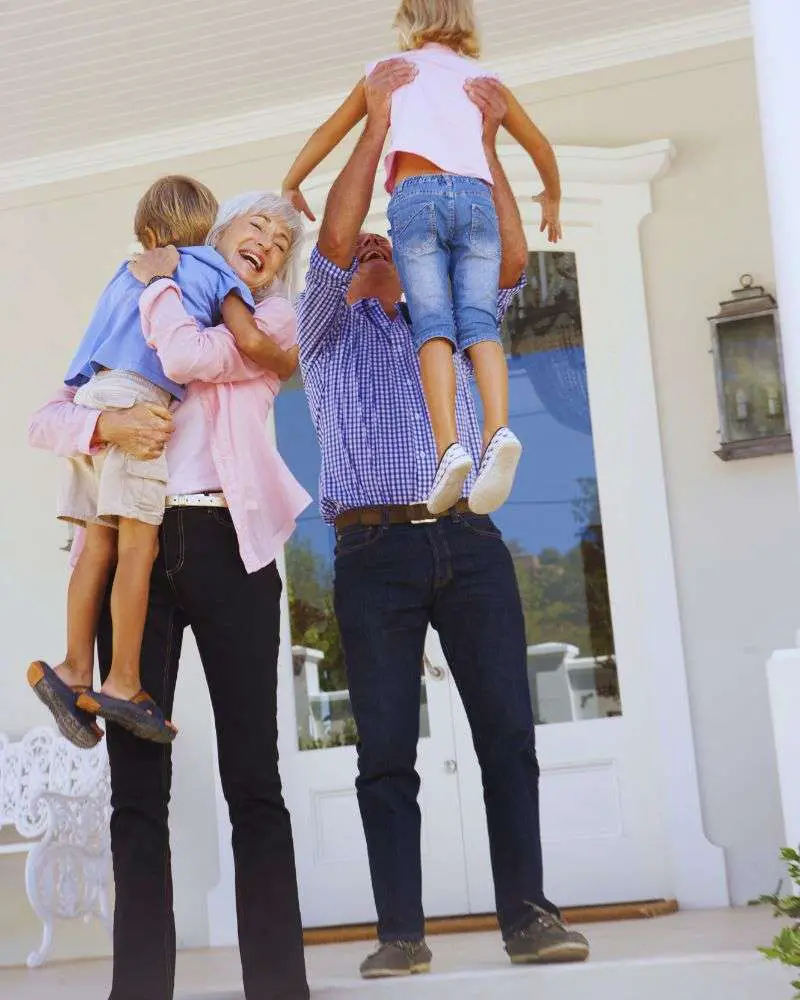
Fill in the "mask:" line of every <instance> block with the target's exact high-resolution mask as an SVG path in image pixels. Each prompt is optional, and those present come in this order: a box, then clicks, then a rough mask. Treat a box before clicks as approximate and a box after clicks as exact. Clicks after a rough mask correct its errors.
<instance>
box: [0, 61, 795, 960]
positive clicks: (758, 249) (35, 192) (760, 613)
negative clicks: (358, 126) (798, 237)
mask: <svg viewBox="0 0 800 1000" xmlns="http://www.w3.org/2000/svg"><path fill="white" fill-rule="evenodd" d="M520 94H521V96H522V97H523V99H524V100H525V102H526V104H527V105H528V106H529V108H530V109H531V111H532V112H533V114H534V116H535V117H536V119H537V120H538V122H539V123H540V125H541V126H542V127H543V129H544V130H545V132H546V133H547V134H548V135H549V136H550V137H551V139H552V140H553V141H554V142H557V143H559V144H561V145H575V146H592V145H601V146H625V145H632V144H636V143H640V142H644V141H647V140H650V139H653V138H659V137H664V136H666V137H669V138H670V139H672V140H673V141H674V143H675V144H676V146H677V148H678V154H679V155H678V159H677V162H676V164H675V165H674V166H673V168H672V170H671V171H670V173H669V174H668V176H667V177H665V178H664V179H663V180H660V181H657V182H656V183H655V185H654V212H653V214H652V215H651V216H650V217H649V218H647V219H646V220H645V222H644V228H643V245H644V248H645V261H644V263H645V275H646V284H647V296H648V310H649V315H650V327H651V332H652V341H653V343H652V350H653V356H654V361H655V375H656V384H657V392H658V401H659V413H660V420H661V430H662V440H663V449H664V456H665V463H666V470H667V486H668V493H669V505H670V518H671V522H672V533H673V538H674V545H675V558H676V565H677V574H678V590H679V598H680V606H681V608H680V609H681V616H682V623H683V632H684V637H683V638H684V648H685V651H686V658H687V669H688V675H689V677H688V679H689V688H690V695H691V707H692V716H693V721H694V727H695V740H696V745H697V748H698V766H699V771H700V779H701V788H702V800H703V809H704V818H705V825H706V830H707V833H708V835H709V837H710V839H711V840H712V841H714V842H715V843H717V844H719V845H721V846H724V847H725V848H726V849H727V853H728V862H729V872H730V876H731V884H732V886H733V891H734V895H735V898H736V899H737V900H738V901H743V900H745V899H747V898H749V897H750V896H752V895H754V894H755V893H756V892H760V891H762V890H765V889H769V888H771V887H772V885H774V881H775V875H776V872H777V866H776V864H775V862H774V856H775V852H776V848H777V845H778V843H779V842H780V840H781V818H780V808H779V799H778V788H777V778H776V773H775V764H774V756H773V750H772V738H771V730H770V720H769V712H768V703H767V692H766V681H765V676H764V670H763V664H764V661H765V660H766V658H767V657H768V655H769V654H770V652H771V651H772V650H773V649H775V648H778V647H781V646H787V645H790V644H791V642H792V639H793V636H794V632H795V628H796V626H797V625H798V624H800V623H798V621H797V611H796V600H795V595H796V584H795V572H796V570H795V567H796V566H797V564H798V557H800V533H799V532H798V528H797V517H796V500H795V496H794V491H795V487H794V480H793V475H792V468H791V459H790V457H788V456H783V457H776V458H767V459H758V460H753V461H748V462H740V463H730V464H727V465H726V464H723V463H722V462H720V461H719V460H718V459H717V458H716V457H715V456H714V455H713V451H714V448H715V446H716V437H715V430H716V427H717V418H716V410H715V395H714V382H713V373H712V369H711V363H710V359H709V357H708V354H707V349H708V346H709V341H708V331H707V326H706V323H705V320H704V317H705V316H707V315H710V314H711V313H712V312H714V311H715V308H716V304H717V302H718V300H719V299H720V298H722V297H724V296H725V295H726V294H727V292H728V291H729V290H730V288H731V287H733V285H734V283H735V281H736V279H737V277H738V275H739V274H741V273H742V272H743V271H750V272H752V273H753V274H754V275H755V277H756V278H757V279H758V280H759V281H761V282H763V283H764V284H766V285H768V286H769V285H771V284H772V262H771V259H770V249H769V233H768V227H767V221H766V197H765V193H764V187H763V177H762V172H761V156H760V147H759V135H758V124H757V110H756V97H755V90H754V83H753V67H752V60H751V53H750V48H749V45H748V44H747V43H733V44H729V45H724V46H719V47H716V48H714V49H708V50H703V51H697V52H693V53H687V54H683V55H680V56H674V57H669V58H665V59H659V60H654V61H651V62H646V63H644V62H643V63H638V64H632V65H628V66H625V67H620V68H617V69H613V70H605V71H601V72H596V73H591V74H585V75H581V76H575V77H571V78H568V79H565V80H560V81H551V82H548V83H544V84H539V85H537V86H535V87H531V88H528V89H525V90H523V91H520ZM302 138H303V137H302V136H292V137H284V138H281V139H278V140H269V141H267V142H262V143H251V144H248V145H244V146H239V147H236V148H232V149H225V150H220V151H217V152H210V153H206V154H203V155H196V156H192V157H188V158H185V159H179V160H171V161H170V162H169V163H168V164H156V165H154V166H150V167H137V168H135V169H130V170H126V171H117V172H115V173H112V174H103V175H99V176H95V177H91V178H84V179H80V180H75V181H70V182H65V183H61V184H58V185H51V186H48V187H42V188H35V189H28V190H26V191H21V192H17V193H14V194H9V195H6V196H3V197H0V226H2V232H3V245H2V249H0V265H1V266H0V301H2V303H3V309H4V317H3V318H4V322H3V329H4V358H5V376H4V390H5V391H4V392H3V393H2V394H1V395H0V427H1V428H2V431H0V435H2V437H1V438H0V440H2V445H3V453H4V458H5V469H6V475H5V477H4V484H5V485H6V489H5V491H4V492H5V511H4V515H5V516H4V517H3V519H2V523H0V565H1V566H2V575H0V608H2V613H1V614H0V624H2V632H3V639H4V656H3V666H4V671H5V673H4V677H5V681H4V685H3V700H2V703H0V731H7V732H9V733H10V734H18V733H20V732H21V731H23V730H24V729H26V728H28V727H30V726H31V725H33V724H35V723H38V722H41V721H42V719H43V716H42V711H41V708H40V706H38V704H37V703H36V701H35V699H33V698H31V696H30V694H29V692H28V690H27V687H26V685H25V684H24V677H23V673H24V668H25V666H26V664H27V662H28V660H29V659H30V658H31V657H33V656H46V657H52V658H54V657H57V656H58V655H60V653H61V650H62V646H63V630H64V624H63V623H64V595H65V579H66V556H65V555H64V553H62V552H60V551H59V546H60V545H62V544H63V542H64V540H65V531H64V529H63V527H62V526H60V525H58V524H57V523H56V522H55V520H54V518H53V506H54V496H55V492H54V484H55V474H56V469H55V462H54V460H53V459H51V458H50V457H49V456H47V455H43V454H37V453H34V452H31V451H30V450H29V449H28V448H27V445H26V441H25V434H26V427H27V421H28V417H29V414H30V411H31V410H32V409H33V408H34V407H35V406H36V405H38V404H39V403H40V402H42V401H44V399H45V398H46V397H47V394H48V392H50V391H52V390H53V389H54V388H55V387H56V386H57V385H58V383H59V380H60V378H61V377H62V376H63V372H64V369H65V366H66V363H67V361H68V359H69V357H70V356H71V353H72V351H73V349H74V347H75V344H76V342H77V339H78V337H79V336H80V333H81V331H82V329H83V326H84V324H85V322H86V318H87V316H88V314H89V312H90V310H91V309H92V307H93V305H94V302H95V299H96V297H97V294H98V292H99V290H100V289H101V287H102V285H103V283H104V281H105V280H106V279H107V278H108V276H109V275H110V274H111V273H112V272H113V269H114V267H115V266H116V264H117V262H118V260H119V259H120V257H121V256H122V255H123V254H124V253H125V250H126V248H127V246H128V244H129V242H130V239H131V236H130V229H131V220H132V215H133V208H134V205H135V202H136V199H137V198H138V196H139V195H140V193H141V191H142V190H143V188H144V186H145V185H146V184H147V183H148V182H149V181H150V180H151V179H152V178H153V177H154V176H156V175H157V174H159V173H162V172H164V171H165V170H166V169H169V170H170V171H175V170H181V171H186V172H190V173H193V174H195V175H197V176H198V177H199V178H200V179H202V180H203V181H205V182H206V183H208V184H209V185H210V186H211V187H212V188H213V189H214V190H215V191H216V192H217V194H218V195H219V196H220V197H225V196H227V195H230V194H233V193H235V192H236V191H239V190H243V189H247V188H253V187H256V186H270V187H277V186H278V184H279V182H280V178H281V174H282V171H283V170H284V169H285V167H286V165H287V164H288V162H289V160H290V157H291V155H292V154H293V153H294V152H295V151H296V149H297V148H298V146H299V144H300V142H301V140H302ZM342 156H343V153H342V154H340V155H339V156H338V157H337V158H336V159H334V160H332V161H331V163H330V164H329V165H330V167H331V168H334V167H335V166H336V165H337V164H338V163H339V162H341V158H342ZM631 377H635V372H632V373H631ZM175 717H176V720H177V721H178V723H179V724H181V725H182V727H183V731H182V735H181V740H180V741H179V743H178V744H176V748H175V754H176V762H175V791H174V799H173V802H174V808H173V816H174V822H173V829H174V834H175V846H176V848H177V850H176V869H177V870H176V903H177V907H178V925H179V936H180V939H181V941H182V943H184V944H186V945H202V944H203V943H205V942H206V941H207V939H208V921H207V916H206V914H205V912H204V910H203V908H202V905H201V904H200V903H199V900H200V898H201V895H202V894H203V893H205V892H206V891H207V889H208V888H209V886H210V885H213V882H214V879H215V878H216V852H215V847H214V837H215V833H214V824H211V823H209V813H208V810H209V808H211V806H210V803H212V802H213V785H212V767H213V761H212V759H211V755H210V753H209V750H208V746H209V744H208V739H207V737H205V738H204V733H203V728H204V726H206V725H208V724H209V722H208V700H207V696H206V695H205V692H204V687H203V681H202V678H201V676H200V671H199V664H198V663H197V660H196V656H195V655H193V654H190V655H188V656H187V657H186V658H185V661H184V670H183V675H182V679H181V682H180V685H179V690H178V698H177V703H176V707H175ZM0 885H1V887H2V896H3V908H2V909H3V915H2V916H1V917H0V926H2V927H3V929H4V930H5V927H6V926H8V925H9V924H11V923H12V922H11V921H9V922H8V924H7V921H6V916H7V915H8V913H9V912H12V911H13V909H14V907H15V906H16V907H22V906H23V905H24V903H23V900H24V895H23V893H22V877H21V868H20V870H19V871H18V872H17V871H15V870H14V867H13V865H8V864H5V865H4V866H3V867H2V868H0ZM17 886H19V892H18V894H17V895H16V897H15V895H14V893H15V891H16V887H17ZM15 899H16V903H15V902H14V900H15ZM7 901H8V902H7ZM3 936H4V937H5V935H3ZM87 941H90V942H91V947H92V948H103V947H105V944H104V942H103V941H102V939H100V938H96V937H93V936H90V937H86V936H83V935H81V934H76V935H74V936H73V935H70V937H69V941H68V944H67V946H66V947H67V949H68V950H67V951H66V952H64V954H67V953H70V954H77V953H81V952H82V951H83V950H84V944H85V942H87ZM29 945H30V941H27V942H26V941H20V942H19V944H18V946H17V945H16V944H14V943H13V942H12V941H11V940H9V942H8V944H7V945H6V946H5V947H4V949H3V951H2V953H0V962H5V961H11V960H13V958H14V955H15V954H16V957H17V959H18V960H21V959H22V957H23V956H24V954H25V952H26V948H27V947H28V946H29ZM15 948H16V951H15Z"/></svg>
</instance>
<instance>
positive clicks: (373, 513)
mask: <svg viewBox="0 0 800 1000" xmlns="http://www.w3.org/2000/svg"><path fill="white" fill-rule="evenodd" d="M468 510H469V507H468V506H467V501H466V500H459V501H458V503H457V504H456V505H455V506H454V507H451V508H450V510H446V511H445V512H444V513H443V514H431V512H430V511H429V510H428V508H427V507H426V506H425V504H424V503H409V504H390V505H387V506H386V507H354V508H353V509H352V510H346V511H345V512H344V514H340V515H339V516H338V517H337V518H336V520H335V521H334V526H335V528H336V530H337V531H343V530H344V529H345V528H352V527H353V526H354V525H357V524H363V525H377V524H433V522H434V521H438V520H439V518H441V517H449V516H450V515H451V514H464V513H466V512H467V511H468Z"/></svg>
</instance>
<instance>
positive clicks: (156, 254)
mask: <svg viewBox="0 0 800 1000" xmlns="http://www.w3.org/2000/svg"><path fill="white" fill-rule="evenodd" d="M179 261H180V256H179V255H178V251H177V250H176V249H175V247H172V246H169V247H157V248H156V249H155V250H145V251H144V253H140V254H138V255H137V256H136V257H134V258H133V260H132V261H131V262H130V264H128V270H129V271H130V272H131V274H132V275H133V276H134V278H136V280H137V281H141V283H142V284H143V285H146V284H147V282H148V281H152V280H153V278H169V277H172V275H173V274H174V273H175V271H176V269H177V267H178V262H179Z"/></svg>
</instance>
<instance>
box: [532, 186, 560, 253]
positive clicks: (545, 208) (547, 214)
mask: <svg viewBox="0 0 800 1000" xmlns="http://www.w3.org/2000/svg"><path fill="white" fill-rule="evenodd" d="M533 200H534V201H535V202H538V204H539V205H541V208H542V224H541V225H540V226H539V232H540V233H544V232H546V233H547V240H548V242H549V243H558V241H559V240H560V239H561V235H562V234H561V199H560V198H553V197H552V195H549V194H548V193H547V192H546V191H542V193H541V194H537V195H536V196H535V198H534V199H533Z"/></svg>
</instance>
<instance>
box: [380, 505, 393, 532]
mask: <svg viewBox="0 0 800 1000" xmlns="http://www.w3.org/2000/svg"><path fill="white" fill-rule="evenodd" d="M390 524H391V521H390V520H389V508H388V507H383V508H382V509H381V527H383V528H388V527H389V525H390Z"/></svg>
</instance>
